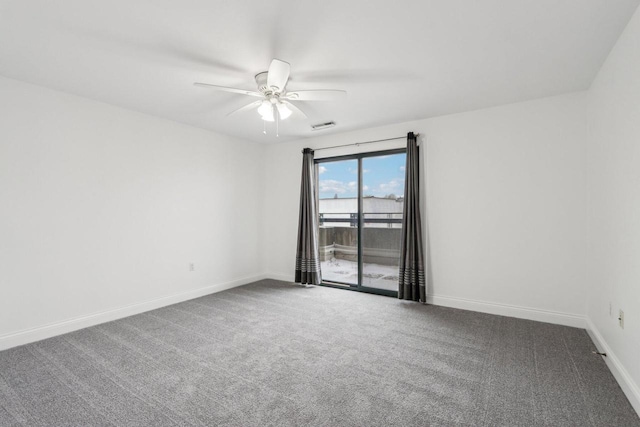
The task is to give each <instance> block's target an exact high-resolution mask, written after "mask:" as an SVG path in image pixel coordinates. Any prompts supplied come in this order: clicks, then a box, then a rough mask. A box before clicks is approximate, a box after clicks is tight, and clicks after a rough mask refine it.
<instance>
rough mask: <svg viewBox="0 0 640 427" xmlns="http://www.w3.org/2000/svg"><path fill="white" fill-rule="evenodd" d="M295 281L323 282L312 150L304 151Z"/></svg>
mask: <svg viewBox="0 0 640 427" xmlns="http://www.w3.org/2000/svg"><path fill="white" fill-rule="evenodd" d="M295 281H296V283H302V284H309V285H318V284H320V283H321V282H322V277H321V273H320V250H319V248H318V209H317V205H316V177H315V164H314V161H313V150H311V149H310V148H305V149H304V150H303V151H302V180H301V183H300V215H299V218H298V244H297V250H296V274H295Z"/></svg>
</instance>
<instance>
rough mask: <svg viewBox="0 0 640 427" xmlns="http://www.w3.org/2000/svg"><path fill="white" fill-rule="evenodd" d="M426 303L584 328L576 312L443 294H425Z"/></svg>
mask: <svg viewBox="0 0 640 427" xmlns="http://www.w3.org/2000/svg"><path fill="white" fill-rule="evenodd" d="M427 303H428V304H433V305H440V306H444V307H452V308H460V309H463V310H471V311H478V312H480V313H488V314H497V315H499V316H508V317H516V318H518V319H528V320H535V321H538V322H545V323H553V324H556V325H564V326H571V327H574V328H583V329H584V328H585V327H586V321H585V320H586V319H585V317H584V316H580V315H577V314H570V313H561V312H557V311H550V310H542V309H537V308H530V307H521V306H517V305H509V304H500V303H494V302H488V301H479V300H472V299H466V298H457V297H449V296H444V295H431V296H427Z"/></svg>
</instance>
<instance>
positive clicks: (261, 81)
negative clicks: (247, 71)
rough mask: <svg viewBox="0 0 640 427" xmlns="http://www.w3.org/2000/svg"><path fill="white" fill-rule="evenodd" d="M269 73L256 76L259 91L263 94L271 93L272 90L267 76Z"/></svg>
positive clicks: (264, 72) (265, 72)
mask: <svg viewBox="0 0 640 427" xmlns="http://www.w3.org/2000/svg"><path fill="white" fill-rule="evenodd" d="M268 74H269V72H268V71H263V72H261V73H258V74H256V84H257V85H258V90H259V91H260V92H261V93H263V94H265V95H266V94H267V93H271V88H270V87H269V86H268V85H267V75H268Z"/></svg>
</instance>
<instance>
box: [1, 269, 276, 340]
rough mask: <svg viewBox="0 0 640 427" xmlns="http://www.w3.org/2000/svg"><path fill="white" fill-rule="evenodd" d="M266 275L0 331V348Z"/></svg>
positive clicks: (124, 315) (61, 332)
mask: <svg viewBox="0 0 640 427" xmlns="http://www.w3.org/2000/svg"><path fill="white" fill-rule="evenodd" d="M266 277H267V275H265V274H260V275H256V276H250V277H243V278H240V279H236V280H231V281H229V282H223V283H217V284H215V285H211V286H206V287H204V288H199V289H194V290H190V291H186V292H179V293H176V294H172V295H167V296H163V297H159V298H153V299H150V300H146V301H142V302H139V303H135V304H130V305H126V306H123V307H117V308H114V309H110V310H105V311H101V312H98V313H93V314H89V315H86V316H80V317H76V318H73V319H67V320H63V321H61V322H55V323H51V324H48V325H43V326H39V327H36V328H32V329H26V330H22V331H18V332H13V333H10V334H6V335H0V350H6V349H9V348H12V347H17V346H19V345H23V344H28V343H31V342H35V341H40V340H43V339H46V338H51V337H54V336H56V335H61V334H66V333H68V332H73V331H77V330H78V329H82V328H87V327H89V326H94V325H98V324H100V323H105V322H110V321H112V320H117V319H122V318H123V317H128V316H132V315H134V314H140V313H143V312H145V311H149V310H155V309H156V308H161V307H165V306H168V305H172V304H176V303H179V302H183V301H187V300H190V299H194V298H198V297H202V296H205V295H209V294H213V293H216V292H221V291H224V290H227V289H231V288H235V287H236V286H242V285H246V284H247V283H251V282H255V281H257V280H262V279H264V278H266Z"/></svg>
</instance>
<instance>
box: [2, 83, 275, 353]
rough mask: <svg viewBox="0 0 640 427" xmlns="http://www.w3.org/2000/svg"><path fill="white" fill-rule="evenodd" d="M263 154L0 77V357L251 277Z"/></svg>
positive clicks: (256, 260)
mask: <svg viewBox="0 0 640 427" xmlns="http://www.w3.org/2000/svg"><path fill="white" fill-rule="evenodd" d="M263 152H264V147H263V146H259V145H256V144H250V143H246V142H242V141H240V140H237V139H234V138H230V137H226V136H222V135H216V134H213V133H211V132H208V131H204V130H199V129H195V128H191V127H188V126H184V125H181V124H178V123H175V122H171V121H167V120H163V119H158V118H153V117H150V116H147V115H143V114H138V113H135V112H131V111H127V110H123V109H120V108H116V107H112V106H109V105H106V104H101V103H98V102H93V101H90V100H87V99H83V98H79V97H75V96H71V95H67V94H63V93H60V92H56V91H52V90H48V89H44V88H41V87H37V86H32V85H28V84H24V83H20V82H17V81H14V80H9V79H5V78H0V349H1V348H2V347H8V346H11V345H16V344H20V343H22V342H24V341H25V340H26V341H29V340H31V339H34V338H40V337H42V336H47V335H50V334H51V333H57V332H64V331H65V330H68V329H73V328H74V325H75V326H76V327H81V326H85V325H86V324H87V323H91V322H92V321H99V320H105V319H107V318H109V315H104V313H103V315H102V316H97V318H94V319H88V320H87V319H85V320H86V321H85V322H84V323H83V322H79V323H76V324H74V325H66V326H65V325H64V324H63V325H62V326H60V322H64V321H67V320H70V319H78V318H79V317H82V316H91V315H95V314H96V313H100V312H104V311H108V310H112V309H118V308H122V307H126V306H128V305H131V304H138V303H142V302H148V301H149V300H153V299H155V298H160V297H165V296H171V295H175V294H181V296H180V295H178V296H177V297H174V298H169V299H165V300H160V301H156V302H155V303H152V304H147V305H144V304H143V306H141V307H142V308H151V307H153V306H154V305H155V306H157V305H163V304H168V303H170V302H172V301H176V300H179V299H180V298H183V299H184V298H187V297H188V296H189V295H190V296H197V295H198V294H199V293H208V292H212V291H214V290H216V289H221V288H223V287H225V286H231V285H233V284H237V283H239V282H243V281H246V280H251V279H253V278H255V276H256V275H258V274H260V273H262V272H263V264H262V256H261V244H262V239H261V236H262V227H261V226H260V216H259V215H256V212H259V211H260V208H261V206H262V203H263V195H262V191H261V188H260V185H261V183H262V182H263V172H264V170H263V166H262V157H263ZM190 262H194V263H195V271H193V272H190V271H189V268H188V264H189V263H190ZM141 307H138V308H132V309H130V310H128V311H127V310H124V311H122V310H121V311H120V312H118V313H113V314H112V315H111V317H118V315H124V314H129V313H131V312H135V311H136V310H137V309H139V308H141ZM71 323H73V322H71ZM47 325H49V326H51V325H54V326H53V327H50V328H49V331H48V332H47V331H46V330H45V331H43V332H42V333H38V332H37V330H36V331H35V332H34V331H33V330H32V329H33V328H42V327H45V329H46V326H47ZM55 325H58V326H59V327H55ZM30 330H31V331H30ZM25 331H27V332H26V333H21V332H25Z"/></svg>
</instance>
